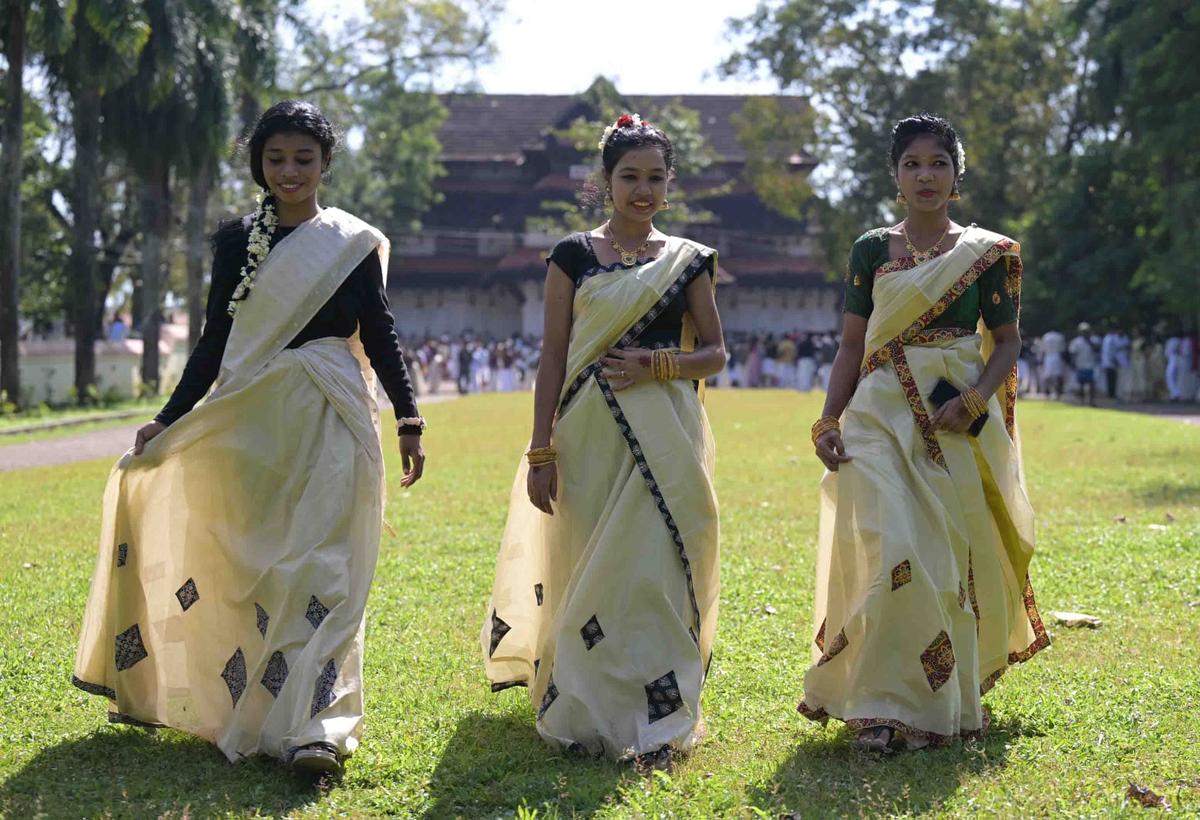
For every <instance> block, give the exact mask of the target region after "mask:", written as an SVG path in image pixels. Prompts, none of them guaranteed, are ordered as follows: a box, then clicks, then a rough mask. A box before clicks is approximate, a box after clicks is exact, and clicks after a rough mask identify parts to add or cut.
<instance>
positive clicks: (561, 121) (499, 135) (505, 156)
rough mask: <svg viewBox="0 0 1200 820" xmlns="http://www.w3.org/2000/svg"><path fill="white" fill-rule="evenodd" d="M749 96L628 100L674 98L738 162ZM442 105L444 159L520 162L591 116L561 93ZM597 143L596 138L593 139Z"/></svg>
mask: <svg viewBox="0 0 1200 820" xmlns="http://www.w3.org/2000/svg"><path fill="white" fill-rule="evenodd" d="M748 99H751V97H749V96H746V95H741V94H682V95H664V94H658V95H650V96H646V95H638V94H632V95H628V96H626V100H627V101H628V103H629V105H630V107H631V108H635V109H641V111H640V113H646V112H648V111H650V110H654V109H657V108H660V107H662V106H664V105H666V104H667V103H669V102H671V101H673V100H678V101H679V102H681V103H682V104H683V105H685V106H687V107H688V108H691V109H693V110H695V111H696V112H698V113H699V115H700V127H701V130H702V132H703V133H704V136H705V138H706V139H707V140H708V141H709V144H710V145H711V146H712V147H713V148H714V149H715V150H716V152H717V153H718V154H720V155H721V156H722V157H723V158H724V159H726V160H728V161H733V162H741V161H743V160H744V159H745V151H744V150H743V149H742V147H741V145H740V144H739V143H738V139H737V132H736V130H735V128H734V124H733V121H732V117H733V115H734V114H736V113H737V112H739V111H741V110H742V107H743V106H744V105H745V104H746V101H747V100H748ZM780 99H782V100H784V102H785V104H786V105H788V106H789V107H794V109H795V110H797V111H801V110H803V109H804V108H805V107H806V105H807V104H806V102H805V100H804V99H803V98H802V97H794V96H784V97H781V98H780ZM442 102H443V103H444V104H445V105H446V107H447V108H448V109H449V116H448V117H447V118H446V122H445V123H444V124H443V125H442V128H441V130H440V131H439V132H438V139H440V140H441V143H442V153H443V158H444V159H447V160H454V159H457V160H507V161H511V162H515V161H517V160H518V159H520V157H521V154H522V151H523V150H524V149H527V148H537V147H540V146H541V145H542V144H543V137H544V135H545V133H546V132H547V131H549V130H550V129H553V128H561V127H563V126H565V125H567V124H569V123H570V122H571V121H573V120H574V119H575V118H576V117H577V116H586V115H589V112H588V110H587V109H586V107H585V105H584V104H583V103H582V102H581V100H580V99H579V98H578V97H575V96H570V95H565V94H447V95H444V96H443V97H442ZM596 136H597V139H599V134H597V135H596Z"/></svg>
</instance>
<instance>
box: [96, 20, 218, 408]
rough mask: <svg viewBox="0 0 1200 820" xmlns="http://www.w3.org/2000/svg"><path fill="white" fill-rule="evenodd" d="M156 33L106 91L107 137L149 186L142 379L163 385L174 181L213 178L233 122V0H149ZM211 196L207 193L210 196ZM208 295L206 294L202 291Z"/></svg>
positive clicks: (143, 188) (144, 209) (143, 194)
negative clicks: (128, 73)
mask: <svg viewBox="0 0 1200 820" xmlns="http://www.w3.org/2000/svg"><path fill="white" fill-rule="evenodd" d="M141 6H142V8H143V10H144V12H145V14H146V17H147V20H148V22H149V25H150V36H149V38H148V39H147V41H146V45H145V47H144V48H143V49H142V50H141V53H140V54H139V56H138V61H137V68H136V71H135V72H134V74H133V76H132V77H131V78H130V79H129V80H128V81H127V82H126V83H123V84H122V85H121V86H119V87H118V88H116V89H114V90H113V92H112V93H110V94H109V95H108V96H107V97H106V99H105V105H104V113H105V116H104V122H105V126H106V127H105V139H106V144H108V145H110V146H111V147H112V149H113V150H114V151H116V152H119V153H120V154H121V155H122V156H123V157H124V158H125V160H126V162H127V163H128V165H129V167H130V168H131V169H132V170H133V172H134V174H135V176H136V178H137V183H138V186H139V207H140V212H141V218H142V225H141V228H142V230H141V257H142V264H141V271H140V281H139V285H140V296H141V298H140V300H139V302H140V304H139V307H140V315H139V316H137V317H135V324H136V326H137V327H138V328H139V329H140V330H141V333H142V339H143V352H142V383H143V384H144V385H146V386H147V387H148V388H150V389H157V387H158V382H159V373H160V356H159V347H158V342H159V337H160V333H161V328H162V320H163V316H162V304H163V295H164V284H165V278H166V266H167V261H168V254H169V250H170V247H169V239H170V229H171V225H172V223H173V219H172V206H173V201H174V195H173V188H172V184H173V181H174V178H175V177H177V176H185V177H186V175H187V173H188V172H194V173H197V174H201V175H202V176H199V177H198V179H199V180H200V184H201V185H209V184H211V183H210V181H209V180H210V176H209V175H211V173H212V170H211V169H212V160H213V156H214V154H215V153H216V152H217V151H218V147H217V146H219V145H220V143H221V142H222V137H223V135H224V128H225V122H226V110H227V102H226V100H227V97H226V90H225V89H226V84H225V83H226V81H225V76H224V73H225V70H226V51H227V43H228V41H229V37H230V34H231V32H230V31H228V30H227V26H226V25H225V22H224V21H227V20H229V19H230V16H231V12H232V8H231V7H230V5H229V4H228V3H226V2H224V0H144V2H143V3H142V4H141ZM204 201H205V202H207V196H205V198H204ZM197 301H198V294H197Z"/></svg>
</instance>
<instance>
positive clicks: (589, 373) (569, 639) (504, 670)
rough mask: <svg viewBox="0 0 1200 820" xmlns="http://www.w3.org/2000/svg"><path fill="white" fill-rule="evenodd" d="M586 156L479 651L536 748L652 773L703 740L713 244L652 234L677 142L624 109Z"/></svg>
mask: <svg viewBox="0 0 1200 820" xmlns="http://www.w3.org/2000/svg"><path fill="white" fill-rule="evenodd" d="M599 149H600V155H601V160H602V164H603V178H604V183H605V188H606V199H607V201H608V203H609V204H610V206H611V213H610V216H609V218H608V219H607V220H606V221H605V222H604V223H603V224H601V225H599V226H598V227H596V228H594V229H592V230H590V231H586V232H580V233H575V234H572V235H570V236H568V237H566V238H565V239H563V240H562V241H561V242H559V243H558V244H557V245H556V246H555V247H554V249H553V250H552V251H551V252H550V256H549V258H548V259H547V267H548V271H547V274H546V285H545V335H544V339H543V342H542V357H541V364H540V366H539V367H538V373H537V382H536V387H535V392H534V418H533V434H532V437H531V438H530V443H529V450H528V452H527V453H526V454H525V456H526V457H525V459H524V460H523V462H522V464H521V466H520V468H519V469H518V471H517V477H516V481H515V482H514V484H513V488H512V497H511V501H510V506H509V514H508V523H507V526H506V527H505V531H504V537H503V541H502V544H501V547H500V555H499V559H498V565H497V570H496V581H495V586H494V588H493V592H492V598H491V602H490V603H489V606H488V610H487V617H486V620H485V622H484V625H483V630H482V634H481V641H482V647H483V654H484V659H485V667H486V671H487V675H488V678H489V679H490V680H491V682H492V689H493V690H495V691H498V690H501V689H505V688H507V687H511V686H527V687H529V690H530V697H531V700H532V703H533V705H534V707H535V708H536V710H537V729H538V732H539V733H540V734H541V735H542V737H543V738H545V739H546V740H547V741H548V742H550V743H552V744H556V745H559V746H562V747H565V748H569V749H574V750H577V751H586V752H588V753H592V754H605V755H608V756H610V757H613V758H618V759H633V758H636V759H638V761H639V762H640V763H641V764H643V765H652V766H665V765H668V764H669V762H670V755H671V752H672V750H677V751H682V750H686V749H688V748H690V747H691V745H692V744H693V743H694V742H695V741H696V739H697V738H698V737H699V735H700V734H701V731H702V727H703V724H702V721H701V717H700V690H701V688H702V686H703V684H704V679H705V675H706V672H707V669H708V662H709V659H710V657H711V652H712V642H713V637H714V633H715V631H716V622H717V591H718V576H717V499H716V495H715V493H714V491H713V456H714V447H713V442H712V436H711V433H710V431H709V427H708V420H707V417H706V416H705V413H704V407H703V404H702V394H701V392H700V391H701V390H702V385H703V382H704V379H705V378H706V377H708V376H710V375H712V374H714V373H717V372H719V371H720V370H721V368H722V367H723V366H724V364H725V348H724V343H723V342H722V334H721V322H720V319H719V317H718V315H717V308H716V302H715V299H714V294H713V284H714V281H715V278H714V277H715V273H716V262H717V259H716V252H715V251H713V250H712V249H711V248H707V247H704V246H703V245H700V244H697V243H696V242H693V241H691V240H689V239H685V238H683V237H679V236H668V235H666V234H664V233H662V232H661V231H659V230H657V229H656V228H655V226H654V217H655V215H656V214H657V213H658V212H660V211H662V210H664V209H666V208H667V207H669V205H668V200H667V187H668V184H669V182H670V180H671V176H672V172H673V169H674V158H675V157H674V149H673V147H672V145H671V141H670V140H669V139H668V138H667V135H666V134H664V133H663V132H662V131H661V130H660V129H658V128H656V127H654V126H653V125H651V124H650V123H648V122H643V121H642V120H641V119H640V118H639V117H638V116H637V115H630V114H626V115H624V116H622V117H621V118H619V119H618V120H617V121H616V122H615V123H613V125H611V126H609V127H608V128H606V129H605V131H604V135H603V137H602V138H601V140H600V145H599Z"/></svg>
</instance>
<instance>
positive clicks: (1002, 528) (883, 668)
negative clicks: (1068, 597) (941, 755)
mask: <svg viewBox="0 0 1200 820" xmlns="http://www.w3.org/2000/svg"><path fill="white" fill-rule="evenodd" d="M891 160H892V171H893V174H894V176H895V179H896V185H897V187H898V188H899V195H898V196H897V200H898V202H900V204H901V205H903V206H904V208H905V210H906V211H907V213H906V216H905V218H904V220H903V221H902V222H900V223H899V224H897V225H894V226H892V227H889V228H877V229H875V230H872V231H868V232H867V233H865V234H863V235H862V236H861V237H860V238H859V239H858V240H857V241H856V242H855V243H854V247H853V248H852V249H851V252H850V266H849V271H848V273H847V276H846V309H845V319H844V328H843V331H842V342H841V346H840V347H839V349H838V353H837V357H836V359H835V360H834V364H833V372H832V375H831V377H830V383H829V394H828V396H827V398H826V401H825V410H824V414H823V416H822V417H821V418H820V419H819V420H818V421H817V422H816V424H814V425H813V431H812V438H813V444H814V446H815V447H816V453H817V457H818V458H820V459H821V461H822V462H823V463H824V464H825V466H826V467H827V468H828V471H827V472H826V474H825V478H824V479H823V481H822V485H821V490H822V503H821V528H820V548H819V549H820V551H819V555H818V561H817V587H816V613H815V617H814V619H813V633H812V634H813V635H814V639H813V645H814V646H813V650H812V658H813V665H812V667H811V668H810V669H809V670H808V673H807V674H806V675H805V680H804V699H803V701H802V702H801V703H800V707H799V708H800V712H801V713H802V714H803V715H805V716H806V717H809V718H812V719H813V720H825V719H827V718H830V717H833V718H837V719H840V720H843V721H845V722H846V724H847V725H849V726H850V727H851V728H853V729H856V730H858V744H859V745H860V746H861V747H862V748H864V749H867V750H871V751H883V750H885V749H889V748H892V749H895V748H919V747H922V746H926V745H929V744H931V743H932V744H944V743H949V742H951V741H952V740H953V739H954V738H956V737H958V736H960V735H965V734H971V733H977V732H981V731H983V729H985V728H986V725H987V714H986V711H985V710H984V708H983V706H982V704H981V703H980V698H981V696H982V695H983V693H984V692H986V691H987V690H988V689H989V688H991V686H992V685H994V684H995V682H996V681H997V680H998V679H999V677H1000V676H1001V675H1002V674H1003V673H1004V671H1005V670H1006V669H1007V668H1008V667H1009V665H1010V664H1014V663H1019V662H1022V661H1024V660H1027V659H1028V658H1029V657H1031V656H1032V655H1033V654H1034V653H1035V652H1037V651H1039V650H1040V649H1042V648H1043V647H1045V646H1047V645H1048V644H1049V639H1048V637H1047V635H1046V631H1045V629H1044V628H1043V626H1042V621H1041V618H1040V617H1039V615H1038V611H1037V606H1036V604H1035V602H1034V597H1033V589H1032V587H1031V586H1030V583H1029V574H1028V568H1029V561H1030V558H1031V556H1032V553H1033V510H1032V509H1031V508H1030V505H1029V500H1028V498H1027V495H1026V493H1025V487H1024V481H1023V478H1022V471H1021V468H1020V450H1019V447H1018V444H1017V442H1018V441H1019V437H1018V436H1017V434H1016V417H1015V412H1014V405H1015V401H1016V388H1017V384H1016V369H1015V365H1016V362H1017V357H1018V355H1019V353H1020V350H1021V337H1020V334H1019V332H1018V330H1017V315H1018V310H1019V305H1020V289H1021V258H1020V246H1019V245H1017V243H1016V242H1014V241H1013V240H1011V239H1009V238H1007V237H1004V236H1001V235H1000V234H996V233H992V232H991V231H986V230H983V229H982V228H978V227H976V226H974V225H970V226H967V227H963V226H962V225H960V224H958V223H956V222H955V221H954V220H952V219H951V218H950V215H949V213H948V209H949V204H950V203H951V202H953V201H956V200H957V199H958V187H959V183H960V181H961V178H962V174H963V171H964V166H965V157H964V153H963V150H962V145H961V143H960V142H959V139H958V135H957V134H956V133H955V131H954V129H953V128H952V127H951V126H950V124H949V123H948V122H946V121H945V120H943V119H941V118H940V117H935V116H931V115H928V114H922V115H921V116H918V117H910V118H908V119H904V120H901V121H900V122H899V123H897V124H896V126H895V128H894V129H893V131H892V147H891Z"/></svg>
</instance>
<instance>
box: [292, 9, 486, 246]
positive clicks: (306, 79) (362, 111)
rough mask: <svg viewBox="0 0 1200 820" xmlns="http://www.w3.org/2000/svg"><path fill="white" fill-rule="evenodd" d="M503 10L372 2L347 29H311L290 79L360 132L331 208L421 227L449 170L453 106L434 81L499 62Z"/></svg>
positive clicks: (338, 176)
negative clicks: (495, 39) (444, 162)
mask: <svg viewBox="0 0 1200 820" xmlns="http://www.w3.org/2000/svg"><path fill="white" fill-rule="evenodd" d="M501 8H502V6H501V4H500V3H498V2H496V0H454V1H453V2H450V1H448V0H370V2H368V3H367V16H366V17H365V18H363V19H356V20H352V21H350V22H349V23H347V24H346V26H345V28H344V29H342V30H341V31H338V32H334V33H330V32H326V31H312V32H309V33H308V36H307V37H306V38H305V39H304V40H303V41H302V42H301V44H300V50H299V55H298V60H297V62H298V64H299V66H300V68H299V69H298V70H294V71H293V72H291V74H290V75H289V76H288V77H286V78H284V81H283V82H284V85H285V87H288V88H290V89H291V90H290V91H289V94H292V95H294V96H300V97H306V98H310V99H313V100H314V101H316V102H317V103H318V104H319V105H320V106H321V107H322V109H323V110H325V112H326V114H327V115H329V116H330V118H331V119H333V121H334V122H335V123H340V124H342V125H343V126H345V127H347V128H349V129H350V130H349V133H348V136H349V137H350V139H349V140H348V142H350V143H351V145H349V146H348V147H347V149H346V150H345V151H344V153H343V155H342V156H341V157H340V158H339V159H338V161H337V163H336V165H335V166H334V168H333V170H332V172H331V175H330V179H329V186H328V191H327V193H326V194H325V199H326V200H327V201H328V202H330V204H334V205H340V206H341V207H344V208H347V209H348V210H352V211H353V212H354V213H356V214H357V215H359V216H361V217H363V218H364V219H366V220H368V221H370V222H372V223H373V224H375V225H377V226H379V227H380V228H381V229H382V230H384V232H385V233H388V234H391V235H392V236H393V237H395V236H398V235H403V234H408V233H412V232H415V231H416V230H418V229H419V227H420V218H421V215H422V214H423V213H424V212H425V211H426V210H428V209H429V207H430V206H431V205H432V204H434V203H435V202H436V197H437V194H436V192H435V190H434V184H435V183H436V181H437V179H438V178H439V177H441V176H442V175H444V173H445V171H444V169H443V168H442V166H441V164H440V163H439V159H440V156H441V145H440V144H439V143H438V140H437V132H438V129H439V128H440V127H441V125H442V123H443V122H444V121H445V117H446V110H445V107H444V106H443V105H442V104H441V102H440V101H439V100H438V98H437V96H436V95H435V93H434V92H433V82H432V81H433V78H434V77H435V76H436V77H439V79H442V78H443V75H445V74H451V73H454V72H464V71H467V70H470V69H473V68H474V67H475V66H477V65H479V64H481V63H483V62H486V61H487V60H488V59H490V58H491V56H492V44H491V40H490V36H491V25H492V23H493V21H494V19H495V17H496V15H497V14H498V13H499V11H500V9H501ZM442 85H444V83H443V84H442ZM358 142H361V144H358V145H355V144H354V143H358Z"/></svg>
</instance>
